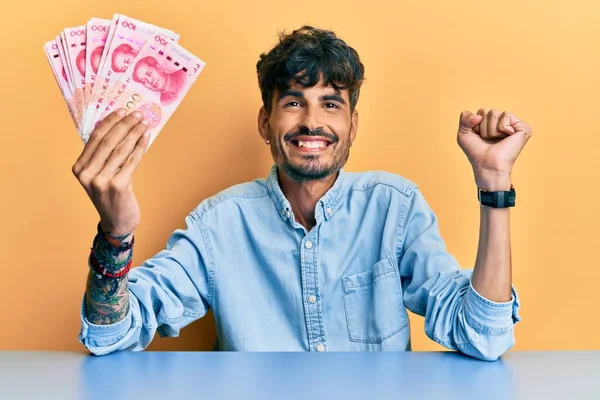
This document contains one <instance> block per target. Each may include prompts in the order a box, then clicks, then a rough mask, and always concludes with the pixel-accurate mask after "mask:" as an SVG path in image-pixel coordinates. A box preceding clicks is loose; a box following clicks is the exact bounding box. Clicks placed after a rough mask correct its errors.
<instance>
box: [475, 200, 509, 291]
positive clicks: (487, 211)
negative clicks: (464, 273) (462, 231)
mask: <svg viewBox="0 0 600 400" xmlns="http://www.w3.org/2000/svg"><path fill="white" fill-rule="evenodd" d="M480 208H481V211H480V225H479V246H478V249H477V259H476V261H475V269H474V271H473V276H472V280H471V283H472V285H473V288H474V289H475V290H476V291H477V292H478V293H479V294H480V295H481V296H483V297H485V298H486V299H488V300H491V301H496V302H506V301H510V299H511V282H512V274H511V249H510V209H509V208H498V209H493V208H488V207H483V206H481V207H480Z"/></svg>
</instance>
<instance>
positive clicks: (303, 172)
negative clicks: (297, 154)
mask: <svg viewBox="0 0 600 400" xmlns="http://www.w3.org/2000/svg"><path fill="white" fill-rule="evenodd" d="M300 134H306V132H304V131H300V132H295V133H289V134H287V135H286V136H285V139H284V142H285V143H287V144H288V145H289V146H293V144H291V140H292V139H293V138H294V137H295V136H298V135H300ZM308 134H310V135H322V136H326V137H329V138H331V139H332V140H333V144H331V146H335V148H332V149H331V150H332V151H331V154H330V155H329V156H325V155H314V154H304V155H302V156H301V160H300V162H298V161H296V160H292V158H291V157H290V155H289V154H288V153H287V152H286V151H285V148H281V147H279V144H278V143H276V141H272V142H271V154H272V155H273V158H274V159H275V161H276V163H277V165H278V167H279V168H281V169H282V170H283V172H285V173H286V174H287V175H288V176H289V177H290V178H292V179H293V180H295V181H296V182H300V183H303V182H309V181H315V180H320V179H323V178H326V177H328V176H330V175H332V174H335V173H338V172H339V171H340V170H341V169H342V167H343V166H344V165H345V164H346V162H347V161H348V157H349V156H350V141H349V140H348V141H344V140H339V138H338V137H337V136H335V135H332V134H328V133H324V132H321V131H315V132H309V133H308Z"/></svg>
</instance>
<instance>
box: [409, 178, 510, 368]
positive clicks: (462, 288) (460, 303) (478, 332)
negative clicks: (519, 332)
mask: <svg viewBox="0 0 600 400" xmlns="http://www.w3.org/2000/svg"><path fill="white" fill-rule="evenodd" d="M403 216H404V218H403V220H404V222H403V223H401V224H400V243H399V246H398V265H399V269H400V275H401V279H402V287H403V291H404V295H403V296H404V303H405V305H406V307H407V308H408V309H409V310H411V311H412V312H414V313H415V314H418V315H421V316H424V317H425V333H426V334H427V336H428V337H429V338H430V339H432V340H433V341H435V342H437V343H439V344H441V345H442V346H444V347H446V348H448V349H451V350H458V351H461V352H463V353H465V354H468V355H470V356H472V357H476V358H479V359H482V360H488V361H493V360H496V359H498V357H500V356H501V355H502V354H503V353H505V352H506V351H507V350H509V349H510V348H511V347H513V346H514V344H515V337H514V325H515V323H517V322H518V321H519V320H520V317H519V315H518V309H519V300H518V296H517V293H516V291H515V289H514V288H513V289H512V299H511V300H510V301H508V302H504V303H498V302H493V301H490V300H488V299H486V298H484V297H483V296H481V295H480V294H479V293H477V292H476V291H475V289H474V288H473V286H472V285H471V274H472V270H463V269H461V268H460V266H459V264H458V262H457V261H456V259H455V258H454V257H453V256H452V255H450V254H449V253H448V251H447V250H446V245H445V243H444V241H443V239H442V238H441V236H440V233H439V227H438V223H437V217H436V216H435V214H434V212H433V211H432V210H431V208H430V207H429V205H428V204H427V202H426V201H425V198H424V197H423V195H422V194H421V192H420V191H419V190H418V189H415V190H414V191H413V192H412V193H411V196H410V197H409V199H408V201H407V202H406V209H405V212H404V213H403Z"/></svg>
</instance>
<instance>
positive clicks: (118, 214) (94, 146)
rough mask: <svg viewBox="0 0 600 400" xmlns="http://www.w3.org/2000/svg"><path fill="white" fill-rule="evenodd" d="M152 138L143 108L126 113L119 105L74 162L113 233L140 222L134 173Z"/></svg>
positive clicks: (128, 229) (130, 229)
mask: <svg viewBox="0 0 600 400" xmlns="http://www.w3.org/2000/svg"><path fill="white" fill-rule="evenodd" d="M149 142H150V134H149V132H148V120H147V119H145V118H143V117H142V114H141V112H139V111H134V112H133V113H131V114H129V115H126V110H125V109H119V110H117V111H115V112H113V113H111V114H110V115H109V116H108V117H106V118H104V120H103V121H102V122H101V123H100V124H99V125H98V127H97V128H96V130H95V131H94V134H93V135H92V136H91V137H90V140H89V141H88V142H87V144H86V145H85V147H84V149H83V152H82V153H81V155H80V156H79V158H78V159H77V161H76V162H75V164H74V165H73V174H75V176H76V177H77V179H78V180H79V183H81V185H82V186H83V188H84V189H85V191H86V192H87V194H88V196H89V197H90V199H91V200H92V203H94V206H95V207H96V210H98V213H99V214H100V224H101V227H102V230H103V231H104V232H107V233H110V234H111V235H112V236H122V235H125V234H128V233H132V232H133V231H134V230H135V228H136V227H137V225H138V224H139V221H140V208H139V206H138V203H137V200H136V198H135V195H134V194H133V190H132V177H133V172H134V171H135V169H136V167H137V166H138V164H139V163H140V160H141V159H142V156H143V155H144V152H145V150H146V148H147V147H148V144H149Z"/></svg>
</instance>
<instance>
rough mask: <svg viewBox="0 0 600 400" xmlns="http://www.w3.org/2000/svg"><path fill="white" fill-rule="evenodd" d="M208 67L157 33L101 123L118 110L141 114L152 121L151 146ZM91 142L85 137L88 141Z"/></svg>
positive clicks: (122, 80)
mask: <svg viewBox="0 0 600 400" xmlns="http://www.w3.org/2000/svg"><path fill="white" fill-rule="evenodd" d="M204 66H205V63H204V62H203V61H202V60H200V59H199V58H197V57H196V56H194V55H192V54H191V53H190V52H188V51H187V50H185V49H184V48H183V47H181V46H179V45H178V44H176V43H174V42H173V41H172V40H170V39H169V37H168V36H166V35H164V34H162V33H158V32H157V33H156V34H155V35H154V36H153V37H152V38H151V39H150V40H148V42H146V44H145V45H144V47H143V48H142V49H141V50H140V51H139V52H138V53H137V55H136V57H135V59H133V60H132V63H131V67H130V68H128V69H127V71H126V72H125V75H123V77H122V79H121V81H120V82H119V85H118V86H119V88H120V90H122V91H123V94H122V95H121V96H120V97H119V99H118V100H117V102H116V103H115V104H114V106H113V107H111V108H110V109H108V110H105V111H104V112H103V113H102V115H101V116H100V117H101V118H99V119H98V120H99V121H100V120H102V119H103V118H105V117H106V116H107V115H108V114H109V113H110V112H112V111H113V110H114V109H117V108H125V109H126V110H127V111H128V112H133V111H135V110H139V111H141V113H142V114H143V116H144V118H146V119H147V120H148V122H149V124H148V131H149V132H150V143H149V144H148V147H149V146H150V144H152V142H153V141H154V140H155V139H156V136H157V135H158V133H159V132H160V130H161V129H162V128H163V126H164V125H165V124H166V123H167V121H168V120H169V118H170V117H171V115H172V114H173V112H174V111H175V109H176V108H177V106H179V104H180V103H181V101H182V100H183V98H184V96H185V95H186V93H187V92H188V91H189V89H190V88H191V86H192V84H193V83H194V82H195V81H196V78H197V77H198V76H199V75H200V73H201V72H202V70H203V68H204ZM94 125H96V123H95V124H94ZM88 139H89V137H85V140H86V141H87V140H88Z"/></svg>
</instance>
